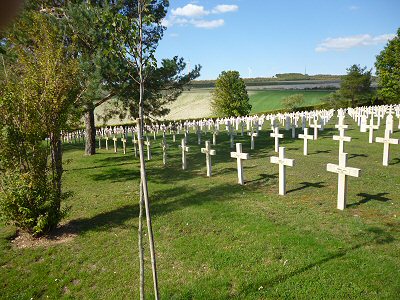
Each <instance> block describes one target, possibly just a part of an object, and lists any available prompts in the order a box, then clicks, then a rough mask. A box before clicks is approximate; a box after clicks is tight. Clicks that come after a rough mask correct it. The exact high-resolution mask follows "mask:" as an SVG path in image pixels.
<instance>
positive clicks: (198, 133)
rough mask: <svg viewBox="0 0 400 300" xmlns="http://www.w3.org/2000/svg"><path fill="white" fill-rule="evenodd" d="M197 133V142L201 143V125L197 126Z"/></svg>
mask: <svg viewBox="0 0 400 300" xmlns="http://www.w3.org/2000/svg"><path fill="white" fill-rule="evenodd" d="M196 133H197V143H198V144H199V145H200V144H201V129H200V128H199V127H197V130H196Z"/></svg>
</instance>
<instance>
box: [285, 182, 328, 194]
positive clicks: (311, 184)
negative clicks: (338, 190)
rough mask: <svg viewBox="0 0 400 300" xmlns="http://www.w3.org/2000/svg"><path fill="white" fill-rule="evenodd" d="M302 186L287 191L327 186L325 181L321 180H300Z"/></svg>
mask: <svg viewBox="0 0 400 300" xmlns="http://www.w3.org/2000/svg"><path fill="white" fill-rule="evenodd" d="M300 184H301V186H300V187H298V188H295V189H293V190H290V191H287V193H293V192H297V191H301V190H304V189H306V188H311V187H312V188H318V189H320V188H323V187H326V184H325V182H323V181H320V182H300Z"/></svg>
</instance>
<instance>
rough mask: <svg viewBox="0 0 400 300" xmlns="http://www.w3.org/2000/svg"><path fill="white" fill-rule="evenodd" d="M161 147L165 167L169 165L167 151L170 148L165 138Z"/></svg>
mask: <svg viewBox="0 0 400 300" xmlns="http://www.w3.org/2000/svg"><path fill="white" fill-rule="evenodd" d="M160 145H161V147H162V151H163V165H164V166H165V165H166V164H167V149H168V148H169V146H168V144H167V142H166V140H165V139H164V138H163V139H162V141H161V144H160Z"/></svg>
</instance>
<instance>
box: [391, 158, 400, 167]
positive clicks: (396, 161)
mask: <svg viewBox="0 0 400 300" xmlns="http://www.w3.org/2000/svg"><path fill="white" fill-rule="evenodd" d="M397 164H400V158H394V159H392V161H391V162H390V163H389V165H397Z"/></svg>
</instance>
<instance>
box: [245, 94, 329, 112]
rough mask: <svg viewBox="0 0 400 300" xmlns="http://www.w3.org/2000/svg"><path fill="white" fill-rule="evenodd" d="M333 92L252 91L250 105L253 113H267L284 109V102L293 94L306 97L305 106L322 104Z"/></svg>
mask: <svg viewBox="0 0 400 300" xmlns="http://www.w3.org/2000/svg"><path fill="white" fill-rule="evenodd" d="M331 92H332V91H318V90H317V91H310V90H304V91H299V90H264V91H250V92H249V95H250V103H251V105H252V106H253V108H252V110H251V113H253V114H255V113H259V112H265V111H269V110H276V109H282V108H284V107H283V105H282V100H283V99H284V98H286V97H288V96H290V95H293V94H303V95H304V106H309V105H315V104H319V103H321V102H322V98H324V97H325V96H327V95H328V94H330V93H331Z"/></svg>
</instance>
